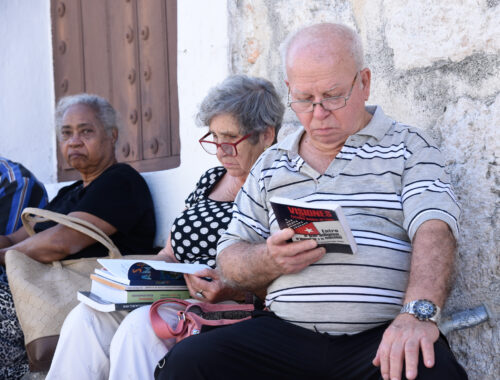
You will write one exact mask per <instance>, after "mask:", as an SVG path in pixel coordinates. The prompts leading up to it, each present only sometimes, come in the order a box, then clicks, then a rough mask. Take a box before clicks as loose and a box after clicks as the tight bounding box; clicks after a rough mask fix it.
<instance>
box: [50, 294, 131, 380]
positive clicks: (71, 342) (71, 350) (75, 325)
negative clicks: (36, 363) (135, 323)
mask: <svg viewBox="0 0 500 380" xmlns="http://www.w3.org/2000/svg"><path fill="white" fill-rule="evenodd" d="M125 316H126V312H121V311H115V312H111V313H103V312H100V311H97V310H94V309H92V308H90V307H88V306H86V305H84V304H79V305H78V306H76V307H75V308H74V309H73V310H72V311H71V312H70V313H69V314H68V316H67V317H66V319H65V320H64V324H63V327H62V330H61V335H60V337H59V341H58V343H57V348H56V352H55V354H54V359H53V360H52V365H51V366H50V371H49V373H48V375H47V379H46V380H54V379H60V380H63V379H64V380H66V379H72V380H80V379H82V380H83V379H88V380H100V379H102V380H105V379H107V378H108V374H109V346H110V343H111V339H112V338H113V335H114V334H115V332H116V329H117V328H118V326H119V325H120V322H121V321H122V320H123V318H125Z"/></svg>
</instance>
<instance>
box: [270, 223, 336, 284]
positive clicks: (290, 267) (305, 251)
mask: <svg viewBox="0 0 500 380" xmlns="http://www.w3.org/2000/svg"><path fill="white" fill-rule="evenodd" d="M294 233H295V232H294V231H293V229H291V228H286V229H284V230H280V231H278V232H276V233H275V234H273V235H272V236H270V237H269V238H268V239H267V243H266V245H267V253H268V255H269V257H270V259H271V261H272V263H273V264H274V267H275V270H276V271H277V272H278V275H282V274H291V273H298V272H300V271H301V270H302V269H304V268H306V267H307V266H309V265H310V264H312V263H315V262H316V261H318V260H319V259H321V258H322V257H323V256H324V255H325V253H326V250H325V249H324V248H319V247H318V243H317V242H316V241H315V240H302V241H298V242H294V243H289V242H288V240H289V239H291V238H292V236H293V235H294ZM276 277H278V276H276Z"/></svg>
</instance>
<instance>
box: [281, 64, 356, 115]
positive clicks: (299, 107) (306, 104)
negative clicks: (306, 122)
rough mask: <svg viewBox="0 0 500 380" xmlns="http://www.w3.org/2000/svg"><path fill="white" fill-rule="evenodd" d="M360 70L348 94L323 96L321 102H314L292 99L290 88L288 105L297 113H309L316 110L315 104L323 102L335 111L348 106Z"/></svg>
mask: <svg viewBox="0 0 500 380" xmlns="http://www.w3.org/2000/svg"><path fill="white" fill-rule="evenodd" d="M358 74H359V72H357V73H356V75H355V76H354V79H353V80H352V85H351V89H350V90H349V93H348V94H347V96H332V97H330V98H323V99H321V100H320V101H319V102H313V101H312V100H294V101H290V90H288V107H290V108H291V109H292V110H294V111H295V112H296V113H308V112H313V111H314V106H315V105H317V104H321V106H322V107H323V108H324V109H325V110H327V111H335V110H338V109H340V108H343V107H345V106H346V104H347V101H348V100H349V98H350V97H351V94H352V89H353V88H354V83H356V78H357V77H358Z"/></svg>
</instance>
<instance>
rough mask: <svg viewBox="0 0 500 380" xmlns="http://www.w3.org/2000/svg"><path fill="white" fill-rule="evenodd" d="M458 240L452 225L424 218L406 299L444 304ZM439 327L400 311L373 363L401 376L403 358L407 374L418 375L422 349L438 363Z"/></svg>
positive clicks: (429, 364) (415, 243)
mask: <svg viewBox="0 0 500 380" xmlns="http://www.w3.org/2000/svg"><path fill="white" fill-rule="evenodd" d="M455 248H456V242H455V238H454V237H453V234H452V232H451V230H450V228H449V227H448V225H447V224H446V223H444V222H442V221H440V220H429V221H427V222H424V223H423V224H422V225H421V226H420V227H419V228H418V230H417V232H416V234H415V237H414V239H413V251H412V259H411V269H410V277H409V282H408V288H407V290H406V294H405V300H404V303H407V302H410V301H414V300H417V299H429V300H431V301H433V302H434V303H435V304H436V305H438V306H439V307H442V306H443V304H444V302H445V299H446V296H447V294H448V291H449V287H450V279H451V274H452V271H453V261H454V257H455ZM438 338H439V330H438V328H437V326H436V324H435V323H434V322H430V321H425V322H423V321H419V320H418V319H417V318H415V317H414V316H412V315H409V314H400V315H398V316H397V317H396V318H395V319H394V321H393V322H392V323H391V325H390V326H389V327H388V328H387V330H386V331H385V333H384V336H383V338H382V342H381V343H380V345H379V348H378V351H377V355H376V357H375V359H374V360H373V364H374V365H376V366H380V371H381V373H382V377H383V378H384V379H391V380H392V379H400V378H401V373H402V369H403V361H404V363H405V367H406V377H407V378H408V379H415V378H416V376H417V365H418V355H419V351H420V350H422V355H423V359H424V365H425V366H426V367H428V368H430V367H432V366H434V342H436V340H437V339H438Z"/></svg>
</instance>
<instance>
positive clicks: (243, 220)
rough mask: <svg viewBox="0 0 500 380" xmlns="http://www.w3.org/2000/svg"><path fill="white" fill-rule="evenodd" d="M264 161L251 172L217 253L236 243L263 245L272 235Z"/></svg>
mask: <svg viewBox="0 0 500 380" xmlns="http://www.w3.org/2000/svg"><path fill="white" fill-rule="evenodd" d="M262 162H263V161H262V160H260V161H258V162H257V163H256V164H255V166H254V167H253V168H252V170H251V171H250V174H249V175H248V177H247V180H246V182H245V184H244V185H243V187H242V188H241V190H240V191H239V193H238V195H237V196H236V199H235V202H234V206H233V217H232V219H231V223H230V224H229V226H228V228H227V230H226V232H225V233H224V234H223V235H222V236H221V238H220V239H219V242H218V245H217V253H220V252H221V251H222V250H224V249H225V248H227V247H229V246H230V245H233V244H235V243H238V242H241V241H246V242H249V243H262V242H264V241H265V240H266V239H267V238H268V237H269V235H270V229H269V218H268V203H267V201H266V194H267V191H266V189H265V187H264V179H263V176H262Z"/></svg>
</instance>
